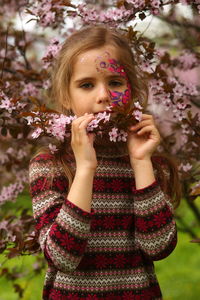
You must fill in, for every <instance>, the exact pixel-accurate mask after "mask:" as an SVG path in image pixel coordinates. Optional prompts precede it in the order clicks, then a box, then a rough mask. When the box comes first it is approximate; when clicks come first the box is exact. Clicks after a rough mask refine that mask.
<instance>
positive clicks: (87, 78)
mask: <svg viewBox="0 0 200 300" xmlns="http://www.w3.org/2000/svg"><path fill="white" fill-rule="evenodd" d="M107 77H108V78H109V79H125V77H123V76H121V75H108V76H107ZM90 80H94V77H82V78H78V79H76V80H75V81H74V83H80V82H83V81H90Z"/></svg>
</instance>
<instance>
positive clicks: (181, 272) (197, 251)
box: [0, 195, 200, 300]
mask: <svg viewBox="0 0 200 300" xmlns="http://www.w3.org/2000/svg"><path fill="white" fill-rule="evenodd" d="M196 201H197V202H196V203H197V205H198V207H200V198H199V199H197V200H196ZM23 202H24V206H26V207H27V208H29V207H30V199H29V198H28V197H27V196H26V195H23V196H22V197H21V198H20V199H19V202H18V204H20V206H21V205H22V203H23ZM9 205H10V204H9ZM177 213H178V214H180V215H181V216H183V217H184V221H185V222H186V223H187V224H188V225H189V226H192V228H193V230H194V231H195V232H196V234H197V235H198V236H199V237H200V229H199V228H198V224H197V222H196V221H195V219H194V216H193V214H192V212H191V210H190V209H189V208H188V206H187V204H186V202H185V201H182V203H181V206H180V208H179V209H178V210H177ZM190 241H191V237H189V236H188V235H187V234H186V233H183V232H178V244H177V247H176V249H175V250H174V251H173V253H172V254H171V255H170V256H169V257H167V258H165V259H164V260H161V261H158V262H155V269H156V274H157V277H158V281H159V283H160V286H161V290H162V293H163V298H164V300H197V299H199V295H200V284H199V282H200V271H199V270H200V244H197V243H191V242H190ZM4 261H5V256H4V255H0V263H2V262H4ZM34 262H35V258H34V256H23V257H17V258H13V259H10V260H7V261H6V263H4V264H3V268H9V269H10V268H12V267H16V270H18V271H20V272H25V273H24V275H25V276H24V277H23V278H20V279H17V280H16V283H18V284H19V285H20V286H21V287H26V290H25V293H24V295H23V297H22V298H19V297H18V295H17V294H16V293H15V292H14V289H13V287H12V284H11V283H10V282H9V281H8V280H7V279H6V278H5V277H4V276H1V278H0V300H18V299H22V300H40V299H42V297H41V295H42V287H43V281H44V274H45V271H43V272H42V274H39V275H37V276H35V277H31V270H32V268H33V267H32V265H33V263H34Z"/></svg>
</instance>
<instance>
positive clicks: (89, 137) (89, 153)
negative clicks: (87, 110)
mask: <svg viewBox="0 0 200 300" xmlns="http://www.w3.org/2000/svg"><path fill="white" fill-rule="evenodd" d="M93 119H94V116H93V115H92V114H90V115H89V114H85V115H84V116H81V117H79V118H77V119H75V120H74V121H73V122H72V129H71V132H72V137H71V146H72V150H73V152H74V156H75V159H76V167H77V169H84V170H87V169H89V170H95V169H96V167H97V158H96V152H95V149H94V147H93V142H94V134H93V133H87V131H86V128H87V125H88V124H89V123H90V122H91V121H92V120H93Z"/></svg>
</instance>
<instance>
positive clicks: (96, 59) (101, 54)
mask: <svg viewBox="0 0 200 300" xmlns="http://www.w3.org/2000/svg"><path fill="white" fill-rule="evenodd" d="M111 58H112V59H115V60H118V55H117V50H116V48H115V47H113V46H112V45H107V46H105V47H102V48H99V49H92V50H88V51H85V52H84V53H81V54H79V55H78V57H77V58H76V61H75V63H74V66H73V74H72V76H76V74H78V73H86V72H97V71H98V66H99V65H100V63H101V62H106V61H107V60H108V59H111Z"/></svg>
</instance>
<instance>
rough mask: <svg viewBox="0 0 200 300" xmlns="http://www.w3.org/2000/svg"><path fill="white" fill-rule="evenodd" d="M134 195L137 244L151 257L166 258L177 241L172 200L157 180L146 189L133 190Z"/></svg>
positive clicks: (152, 258)
mask: <svg viewBox="0 0 200 300" xmlns="http://www.w3.org/2000/svg"><path fill="white" fill-rule="evenodd" d="M133 194H134V212H135V240H136V244H137V245H138V247H139V248H140V249H141V250H142V251H143V252H144V254H145V255H147V256H148V257H149V259H151V260H160V259H163V258H165V257H167V256H168V255H169V254H170V253H171V252H172V251H173V250H174V248H175V246H176V243H177V231H176V224H175V220H174V217H173V207H172V205H171V202H170V199H169V197H168V196H167V195H166V194H165V193H164V192H163V191H162V190H161V188H160V185H159V184H158V182H157V181H155V182H154V183H153V184H151V185H150V186H148V187H146V188H144V189H140V190H133Z"/></svg>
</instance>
